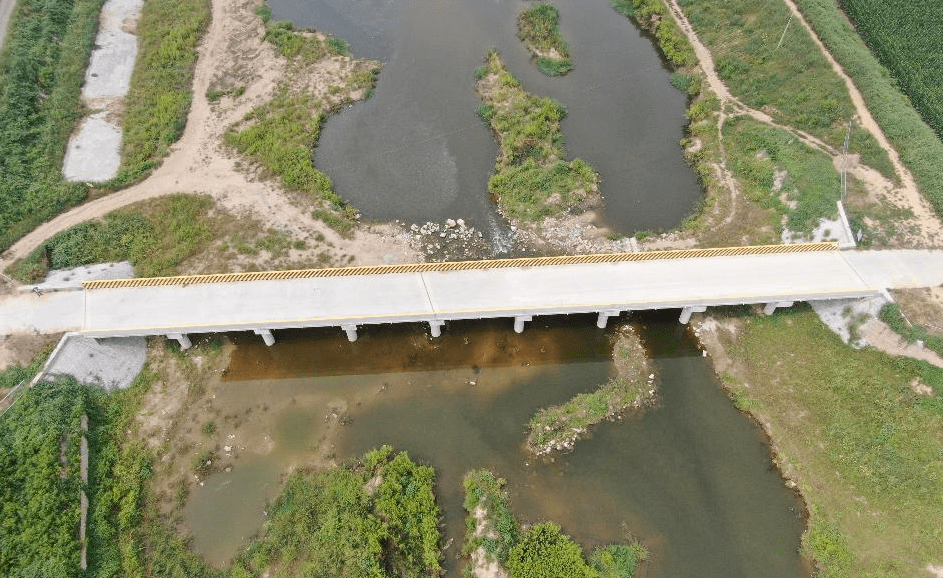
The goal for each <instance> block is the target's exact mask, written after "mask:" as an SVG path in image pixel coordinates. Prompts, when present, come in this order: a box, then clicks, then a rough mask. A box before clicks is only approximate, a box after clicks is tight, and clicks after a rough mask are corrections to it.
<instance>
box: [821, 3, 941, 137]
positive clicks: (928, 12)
mask: <svg viewBox="0 0 943 578" xmlns="http://www.w3.org/2000/svg"><path fill="white" fill-rule="evenodd" d="M839 4H840V5H841V7H842V9H843V10H844V11H845V12H846V13H847V14H848V16H849V17H850V18H851V20H852V22H854V24H855V28H857V30H858V34H860V35H861V37H862V38H864V41H865V42H866V43H867V44H868V46H869V47H870V48H871V50H872V51H873V52H874V53H875V55H877V57H878V59H879V60H880V61H881V64H883V65H884V66H886V67H887V68H888V70H890V72H891V75H892V76H894V77H895V78H896V79H897V83H898V84H899V85H900V87H901V89H902V90H903V91H904V93H905V94H906V95H907V96H909V97H910V100H911V102H913V105H914V107H915V108H916V109H917V111H918V112H919V113H920V115H921V116H922V117H923V119H924V120H925V121H926V122H927V124H929V125H930V126H931V127H932V128H933V130H934V131H936V133H937V135H941V136H943V53H941V52H940V47H941V46H943V7H941V5H940V3H939V1H938V0H840V2H839Z"/></svg>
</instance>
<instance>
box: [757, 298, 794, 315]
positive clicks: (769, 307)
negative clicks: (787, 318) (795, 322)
mask: <svg viewBox="0 0 943 578" xmlns="http://www.w3.org/2000/svg"><path fill="white" fill-rule="evenodd" d="M793 303H794V302H793V301H771V302H770V303H767V304H766V307H764V308H763V313H765V314H766V315H772V314H773V311H776V310H777V309H779V308H780V307H792V304H793Z"/></svg>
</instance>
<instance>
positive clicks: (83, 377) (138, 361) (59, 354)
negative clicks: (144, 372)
mask: <svg viewBox="0 0 943 578" xmlns="http://www.w3.org/2000/svg"><path fill="white" fill-rule="evenodd" d="M63 340H64V343H63V344H61V347H59V348H58V349H57V351H56V352H55V353H54V357H53V358H50V361H49V363H48V364H47V365H46V369H45V371H44V372H43V375H42V377H41V378H40V380H42V379H49V378H52V377H54V376H56V375H71V376H73V377H75V379H77V380H78V381H80V382H81V383H86V384H89V385H99V386H101V387H104V388H105V389H106V390H108V391H111V390H113V389H124V388H126V387H128V386H129V385H131V382H132V381H134V378H135V377H137V374H138V373H140V372H141V368H143V367H144V361H145V358H146V357H147V342H146V340H145V338H144V337H111V338H107V339H99V340H96V339H92V338H91V337H84V336H81V335H66V336H65V337H63Z"/></svg>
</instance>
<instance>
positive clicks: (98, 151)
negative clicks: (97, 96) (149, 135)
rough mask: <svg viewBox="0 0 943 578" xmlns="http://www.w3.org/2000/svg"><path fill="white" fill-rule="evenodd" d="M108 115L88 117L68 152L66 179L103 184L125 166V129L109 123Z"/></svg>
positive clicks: (96, 114) (67, 149) (99, 114)
mask: <svg viewBox="0 0 943 578" xmlns="http://www.w3.org/2000/svg"><path fill="white" fill-rule="evenodd" d="M106 114H107V113H106V112H104V111H103V112H97V113H95V114H93V115H92V116H90V117H88V118H87V119H86V120H85V122H83V123H82V125H81V126H80V127H79V129H78V132H76V133H75V134H74V135H73V136H72V138H71V139H69V146H68V147H67V148H66V153H65V159H64V160H63V162H62V176H64V177H65V178H66V180H69V181H87V182H92V183H99V182H102V181H107V180H108V179H111V178H114V176H115V175H117V174H118V166H119V165H120V164H121V129H120V128H119V127H117V126H115V125H113V124H111V123H110V122H108V121H107V120H105V116H106Z"/></svg>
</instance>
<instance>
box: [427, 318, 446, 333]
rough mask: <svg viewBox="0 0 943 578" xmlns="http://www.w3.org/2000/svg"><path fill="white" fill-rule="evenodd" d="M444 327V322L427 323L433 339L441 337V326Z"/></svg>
mask: <svg viewBox="0 0 943 578" xmlns="http://www.w3.org/2000/svg"><path fill="white" fill-rule="evenodd" d="M443 325H445V321H430V322H429V333H431V334H432V336H433V337H438V336H440V335H442V326H443Z"/></svg>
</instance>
